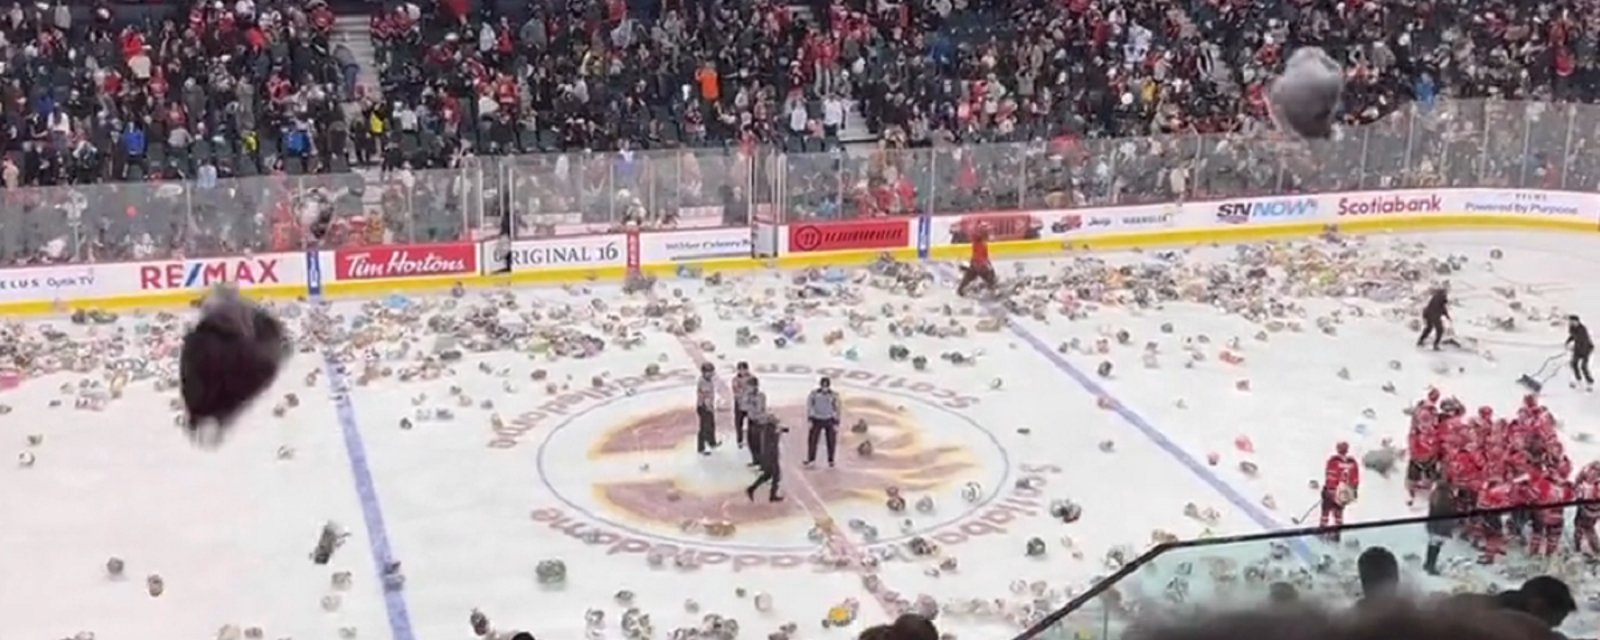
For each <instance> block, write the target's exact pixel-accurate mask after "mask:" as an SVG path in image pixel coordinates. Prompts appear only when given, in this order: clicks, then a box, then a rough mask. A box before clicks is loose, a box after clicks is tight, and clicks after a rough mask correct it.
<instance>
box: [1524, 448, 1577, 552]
mask: <svg viewBox="0 0 1600 640" xmlns="http://www.w3.org/2000/svg"><path fill="white" fill-rule="evenodd" d="M1532 489H1533V500H1532V502H1533V504H1535V505H1539V506H1543V505H1552V504H1561V503H1564V502H1566V501H1567V500H1569V499H1570V497H1569V496H1570V495H1571V493H1572V492H1571V491H1570V490H1569V489H1568V488H1567V483H1566V482H1565V481H1563V480H1562V479H1561V478H1555V477H1551V476H1550V475H1548V474H1546V473H1545V472H1544V471H1543V470H1542V469H1540V468H1538V467H1534V471H1533V486H1532ZM1564 511H1565V510H1563V509H1560V508H1556V509H1535V510H1534V512H1533V539H1532V543H1531V544H1530V545H1529V546H1528V552H1529V553H1532V554H1534V555H1546V556H1553V555H1555V553H1556V547H1559V546H1561V533H1562V530H1563V529H1564V528H1565V526H1566V518H1565V515H1566V514H1565V512H1564Z"/></svg>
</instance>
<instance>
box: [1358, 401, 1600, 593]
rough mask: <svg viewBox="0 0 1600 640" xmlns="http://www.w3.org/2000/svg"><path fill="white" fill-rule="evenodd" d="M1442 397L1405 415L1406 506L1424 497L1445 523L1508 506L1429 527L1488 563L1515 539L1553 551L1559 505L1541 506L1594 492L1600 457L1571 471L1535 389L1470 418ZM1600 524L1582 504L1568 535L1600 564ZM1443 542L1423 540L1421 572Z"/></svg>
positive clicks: (1561, 528) (1559, 530)
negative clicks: (1507, 411) (1508, 408)
mask: <svg viewBox="0 0 1600 640" xmlns="http://www.w3.org/2000/svg"><path fill="white" fill-rule="evenodd" d="M1440 396H1441V394H1440V393H1439V391H1438V390H1437V389H1434V390H1430V391H1429V392H1428V395H1427V397H1426V398H1425V399H1423V400H1420V401H1418V402H1417V404H1416V406H1415V407H1414V409H1413V410H1412V412H1411V430H1410V434H1409V438H1408V450H1409V451H1408V452H1409V458H1410V461H1409V463H1408V468H1407V472H1406V484H1407V489H1408V490H1409V492H1410V494H1411V496H1412V500H1411V502H1412V503H1413V504H1414V503H1415V500H1416V499H1417V497H1418V496H1427V497H1426V498H1425V499H1427V500H1428V504H1429V511H1430V515H1433V516H1437V517H1441V518H1444V519H1446V520H1441V521H1449V520H1447V519H1448V517H1449V516H1453V515H1455V514H1463V513H1470V512H1476V511H1485V510H1496V509H1508V510H1511V511H1509V515H1475V516H1470V517H1468V518H1466V519H1465V520H1464V521H1461V522H1460V523H1459V524H1460V525H1461V526H1449V527H1445V526H1440V527H1433V526H1430V530H1432V532H1433V533H1434V534H1435V536H1436V537H1439V538H1443V537H1450V536H1463V537H1464V538H1465V540H1467V541H1468V542H1470V543H1471V544H1472V545H1473V546H1474V547H1475V548H1476V549H1477V550H1478V551H1479V553H1480V554H1481V555H1480V557H1479V562H1481V563H1485V564H1490V563H1493V562H1494V561H1495V559H1496V558H1498V557H1500V556H1503V555H1505V553H1506V552H1507V549H1508V547H1509V546H1513V545H1515V546H1520V547H1521V548H1523V549H1524V550H1525V551H1526V552H1527V553H1528V554H1529V555H1534V556H1541V555H1542V556H1550V555H1554V554H1555V553H1556V551H1557V549H1558V548H1559V547H1560V546H1561V539H1562V536H1563V533H1564V532H1565V525H1566V523H1565V510H1564V509H1560V508H1555V509H1548V508H1540V507H1541V506H1543V505H1552V504H1561V503H1564V502H1568V501H1571V500H1573V499H1575V498H1580V499H1597V498H1600V462H1591V463H1589V464H1588V465H1587V466H1585V467H1584V468H1583V469H1582V470H1581V471H1579V472H1578V473H1577V475H1576V477H1574V476H1573V473H1572V472H1573V468H1572V462H1571V460H1570V459H1569V458H1568V457H1567V455H1566V452H1565V448H1564V447H1563V445H1562V443H1561V439H1560V438H1559V437H1558V436H1557V434H1556V420H1555V418H1554V417H1553V416H1552V415H1551V413H1550V410H1549V409H1548V408H1546V407H1544V406H1543V405H1541V404H1540V403H1539V399H1538V397H1537V396H1535V395H1533V394H1529V395H1527V396H1525V397H1524V398H1523V402H1522V406H1521V407H1519V408H1518V409H1517V412H1516V415H1514V416H1497V415H1495V412H1494V409H1493V408H1492V407H1488V406H1485V407H1480V408H1479V409H1478V411H1477V413H1476V414H1475V415H1468V414H1467V410H1466V407H1465V406H1464V405H1463V404H1462V403H1461V401H1459V400H1457V399H1456V398H1453V397H1452V398H1444V399H1442V400H1441V399H1440ZM1331 465H1332V463H1331V462H1330V467H1331ZM1430 494H1431V495H1430ZM1597 520H1600V507H1581V508H1579V509H1578V513H1577V516H1576V518H1575V520H1574V522H1573V532H1574V533H1573V538H1574V546H1575V548H1576V550H1577V551H1579V552H1581V553H1583V554H1585V555H1586V556H1588V557H1590V558H1592V559H1597V560H1600V538H1597V537H1596V533H1595V524H1596V521H1597ZM1450 522H1453V521H1450ZM1441 534H1442V535H1441ZM1440 546H1442V539H1436V540H1435V541H1434V543H1432V544H1430V545H1429V549H1428V558H1427V562H1426V565H1425V568H1426V569H1427V570H1428V571H1429V572H1430V573H1437V572H1438V565H1437V562H1438V553H1439V547H1440Z"/></svg>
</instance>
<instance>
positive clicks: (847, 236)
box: [789, 218, 911, 253]
mask: <svg viewBox="0 0 1600 640" xmlns="http://www.w3.org/2000/svg"><path fill="white" fill-rule="evenodd" d="M910 245H911V221H910V220H906V219H903V218H890V219H885V220H863V221H859V222H826V223H820V224H796V225H790V226H789V253H812V252H815V251H843V250H848V249H898V248H901V247H907V246H910Z"/></svg>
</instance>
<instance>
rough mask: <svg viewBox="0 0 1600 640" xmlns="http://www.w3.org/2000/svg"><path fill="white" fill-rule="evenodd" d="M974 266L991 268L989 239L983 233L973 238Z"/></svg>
mask: <svg viewBox="0 0 1600 640" xmlns="http://www.w3.org/2000/svg"><path fill="white" fill-rule="evenodd" d="M972 266H974V267H987V266H989V238H988V237H987V236H986V235H984V234H983V233H979V234H978V235H975V236H973V237H972Z"/></svg>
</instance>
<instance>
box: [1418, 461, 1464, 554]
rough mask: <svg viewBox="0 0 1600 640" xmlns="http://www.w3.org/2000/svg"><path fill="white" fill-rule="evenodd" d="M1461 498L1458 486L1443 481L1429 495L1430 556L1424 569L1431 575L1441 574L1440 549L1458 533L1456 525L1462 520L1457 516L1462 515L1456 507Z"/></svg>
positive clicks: (1428, 527)
mask: <svg viewBox="0 0 1600 640" xmlns="http://www.w3.org/2000/svg"><path fill="white" fill-rule="evenodd" d="M1460 500H1461V497H1460V496H1458V495H1456V488H1455V487H1452V486H1450V484H1449V483H1447V482H1443V481H1441V482H1439V484H1436V485H1434V487H1433V494H1432V495H1430V496H1429V497H1428V524H1427V529H1428V557H1427V559H1426V560H1424V561H1423V563H1422V570H1423V571H1426V572H1428V575H1430V576H1436V575H1439V551H1440V550H1442V549H1443V548H1444V543H1445V541H1446V540H1449V539H1450V538H1452V537H1454V536H1455V535H1456V526H1457V525H1459V524H1460V522H1461V521H1460V519H1459V518H1457V517H1456V516H1458V515H1460V510H1459V509H1457V508H1456V507H1457V505H1458V504H1459V503H1460Z"/></svg>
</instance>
